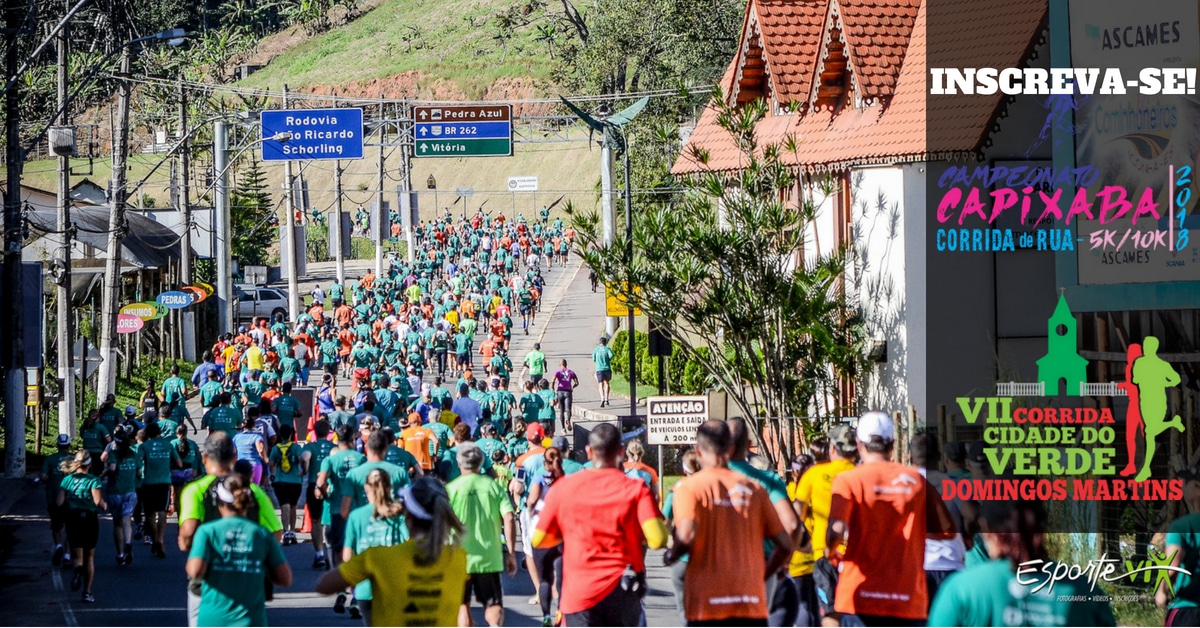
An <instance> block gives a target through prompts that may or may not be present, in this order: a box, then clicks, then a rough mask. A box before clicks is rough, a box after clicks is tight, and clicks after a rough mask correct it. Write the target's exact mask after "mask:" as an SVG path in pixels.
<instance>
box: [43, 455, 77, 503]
mask: <svg viewBox="0 0 1200 628" xmlns="http://www.w3.org/2000/svg"><path fill="white" fill-rule="evenodd" d="M72 457H73V455H72V454H71V452H69V451H62V452H57V453H53V454H50V455H49V456H46V459H45V460H43V461H42V475H44V476H46V504H47V505H49V506H53V505H54V500H55V499H57V498H58V490H59V489H60V488H62V481H63V478H64V477H66V474H65V473H63V472H62V469H61V468H60V465H61V464H62V461H63V460H70V459H71V458H72Z"/></svg>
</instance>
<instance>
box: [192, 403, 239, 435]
mask: <svg viewBox="0 0 1200 628" xmlns="http://www.w3.org/2000/svg"><path fill="white" fill-rule="evenodd" d="M241 422H242V414H241V413H240V412H238V411H237V410H234V409H233V406H217V407H215V408H213V409H211V410H209V411H208V412H206V413H205V414H204V418H203V419H201V420H200V427H203V428H207V429H208V430H209V431H213V432H215V431H218V430H219V431H222V432H225V433H226V434H229V437H230V438H232V437H233V435H234V434H236V433H237V431H238V424H239V423H241Z"/></svg>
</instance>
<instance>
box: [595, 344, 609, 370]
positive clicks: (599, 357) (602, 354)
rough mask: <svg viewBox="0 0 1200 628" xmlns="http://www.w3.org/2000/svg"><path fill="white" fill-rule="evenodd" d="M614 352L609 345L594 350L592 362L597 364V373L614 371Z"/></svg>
mask: <svg viewBox="0 0 1200 628" xmlns="http://www.w3.org/2000/svg"><path fill="white" fill-rule="evenodd" d="M612 359H613V352H612V349H609V348H608V346H607V345H600V346H598V347H596V348H595V349H592V362H594V363H595V364H596V370H597V371H611V370H612Z"/></svg>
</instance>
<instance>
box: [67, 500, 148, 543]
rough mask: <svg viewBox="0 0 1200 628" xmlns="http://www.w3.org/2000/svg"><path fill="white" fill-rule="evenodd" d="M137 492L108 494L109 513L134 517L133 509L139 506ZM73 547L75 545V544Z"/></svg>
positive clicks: (114, 515)
mask: <svg viewBox="0 0 1200 628" xmlns="http://www.w3.org/2000/svg"><path fill="white" fill-rule="evenodd" d="M137 501H138V498H137V493H125V494H124V495H119V494H114V493H109V494H108V513H109V514H111V515H112V516H113V517H132V516H133V509H134V508H136V507H137ZM71 547H75V545H74V544H72V545H71Z"/></svg>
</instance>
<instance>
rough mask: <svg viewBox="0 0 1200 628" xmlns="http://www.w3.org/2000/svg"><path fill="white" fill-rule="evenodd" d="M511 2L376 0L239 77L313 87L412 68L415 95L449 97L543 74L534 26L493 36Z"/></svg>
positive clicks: (542, 47) (546, 67)
mask: <svg viewBox="0 0 1200 628" xmlns="http://www.w3.org/2000/svg"><path fill="white" fill-rule="evenodd" d="M513 4H514V2H513V0H442V1H440V2H437V3H430V2H427V1H426V0H383V2H381V3H380V5H379V6H377V7H376V8H374V9H372V10H371V11H369V12H368V13H366V14H365V15H363V16H362V17H359V18H358V19H357V20H355V21H353V22H351V23H349V24H346V25H344V26H340V27H338V28H335V29H333V30H331V31H328V32H326V33H322V34H320V35H317V36H315V37H313V38H311V39H308V40H307V41H302V42H299V43H296V44H295V45H290V44H291V42H285V44H287V45H288V47H287V50H286V51H284V52H283V53H282V54H280V55H279V56H277V57H275V58H274V59H272V60H271V61H270V63H269V64H268V65H267V66H266V67H265V68H263V69H261V70H259V71H258V72H256V73H254V74H252V75H251V76H250V77H249V78H248V79H246V80H245V81H243V83H242V84H244V85H247V86H252V87H271V88H276V89H277V88H279V86H280V85H282V84H284V83H287V84H288V85H289V86H292V87H297V88H314V87H318V86H334V85H344V84H346V83H352V82H365V81H370V80H372V79H378V78H385V77H393V76H396V75H400V74H404V73H406V72H414V71H415V72H419V73H420V79H418V80H417V85H418V87H419V88H420V89H421V95H422V96H434V97H446V98H450V97H452V96H454V94H453V92H454V91H458V92H460V94H459V95H458V96H457V97H459V98H462V97H465V98H467V99H479V98H482V97H483V96H484V95H485V94H486V93H487V90H488V88H489V87H491V86H492V85H493V83H495V81H496V80H497V79H501V78H529V79H533V80H534V81H536V82H541V81H547V80H549V78H550V68H551V66H552V64H551V62H550V48H549V45H547V44H546V43H544V42H539V41H536V37H537V30H536V29H532V28H530V29H519V30H514V31H512V32H510V33H509V34H508V36H507V38H504V39H501V38H499V35H500V33H501V28H500V26H499V24H500V21H499V20H497V19H496V16H497V14H498V13H500V12H502V11H504V10H507V9H508V8H509V7H511V6H512V5H513ZM277 37H278V36H277ZM445 81H449V82H451V83H452V84H453V86H451V85H447V84H446V83H445ZM404 82H407V81H404ZM398 85H399V84H398ZM454 87H457V90H455V89H454Z"/></svg>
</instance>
